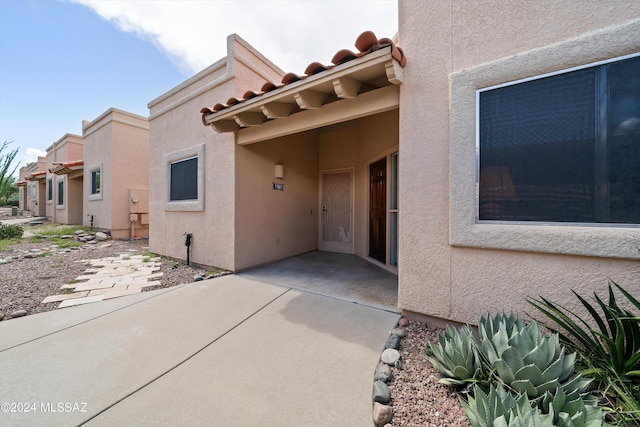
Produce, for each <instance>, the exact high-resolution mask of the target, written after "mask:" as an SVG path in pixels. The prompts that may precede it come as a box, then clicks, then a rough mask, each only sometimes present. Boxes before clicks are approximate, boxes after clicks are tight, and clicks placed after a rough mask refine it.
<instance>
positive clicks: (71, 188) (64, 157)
mask: <svg viewBox="0 0 640 427" xmlns="http://www.w3.org/2000/svg"><path fill="white" fill-rule="evenodd" d="M82 150H83V147H82V137H81V136H78V135H73V134H69V133H68V134H65V135H64V136H63V137H62V138H60V139H59V140H57V141H56V142H54V143H53V144H51V145H50V146H49V147H48V148H47V183H46V195H47V196H46V204H47V210H46V212H47V218H48V219H49V220H51V221H52V222H55V223H58V224H82V177H83V169H84V162H83V160H82Z"/></svg>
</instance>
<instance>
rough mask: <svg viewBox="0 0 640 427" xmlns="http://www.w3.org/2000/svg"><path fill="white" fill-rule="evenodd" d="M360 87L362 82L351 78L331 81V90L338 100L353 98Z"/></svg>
mask: <svg viewBox="0 0 640 427" xmlns="http://www.w3.org/2000/svg"><path fill="white" fill-rule="evenodd" d="M360 86H362V82H361V81H359V80H356V79H352V78H351V77H347V76H343V77H339V78H337V79H335V80H334V81H333V90H334V91H335V92H336V95H337V96H338V98H355V97H356V96H358V91H359V90H360Z"/></svg>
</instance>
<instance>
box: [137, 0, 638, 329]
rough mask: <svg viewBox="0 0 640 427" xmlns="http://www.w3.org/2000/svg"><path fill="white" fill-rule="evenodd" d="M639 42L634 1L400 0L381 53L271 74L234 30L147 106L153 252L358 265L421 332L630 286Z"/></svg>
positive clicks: (367, 49) (633, 276)
mask: <svg viewBox="0 0 640 427" xmlns="http://www.w3.org/2000/svg"><path fill="white" fill-rule="evenodd" d="M638 34H640V3H638V2H634V1H608V2H590V1H571V2H521V3H519V4H518V6H517V7H513V8H505V7H504V2H499V1H488V2H480V3H467V2H444V1H443V2H424V3H420V2H409V1H400V2H399V35H398V39H397V41H395V42H392V41H390V40H388V39H382V40H378V39H377V38H376V37H375V36H374V35H373V34H371V33H363V34H362V35H361V36H360V37H359V38H358V39H357V41H356V47H357V51H356V52H355V53H352V52H348V51H339V52H337V53H336V55H335V56H334V58H333V61H332V62H333V63H332V64H329V65H328V66H325V65H322V64H321V63H313V64H310V65H309V67H308V68H307V69H306V70H305V75H301V76H297V75H295V74H287V75H285V76H284V77H282V78H281V74H280V73H279V71H278V70H277V69H276V68H275V67H272V66H271V67H270V69H272V70H273V72H272V73H267V72H266V71H263V74H266V75H260V73H258V72H252V70H257V69H262V68H260V67H262V66H266V65H270V63H269V62H268V61H267V60H265V59H264V58H263V57H262V56H261V55H260V54H259V53H257V52H255V50H253V49H252V48H251V47H250V46H248V45H247V44H246V42H243V41H242V40H241V39H239V38H238V37H237V36H231V37H230V38H229V41H228V56H227V57H226V58H224V59H223V60H221V61H219V62H218V63H216V64H214V65H213V66H211V67H210V68H209V69H207V70H205V71H203V72H202V73H200V74H198V75H196V76H194V77H193V78H192V79H190V80H187V81H186V82H185V83H183V84H182V85H180V86H178V87H177V88H175V89H173V90H172V91H170V92H168V93H167V94H165V95H163V96H162V97H160V98H158V99H156V100H155V101H152V102H151V103H150V104H149V107H150V110H151V117H150V122H151V123H150V126H151V131H150V132H151V144H152V150H151V152H152V154H151V171H150V176H151V183H152V185H151V215H152V218H153V223H152V225H151V230H150V246H151V250H153V251H155V252H159V253H161V254H163V255H169V256H172V257H176V258H184V253H185V248H184V244H183V239H182V235H183V234H184V233H191V234H192V235H193V246H192V255H191V256H192V260H193V261H194V262H197V263H201V264H207V265H215V266H218V267H222V268H226V269H229V270H234V271H238V270H242V269H246V268H249V267H252V266H256V265H260V264H264V263H268V262H271V261H275V260H279V259H282V258H285V257H288V256H292V255H296V254H300V253H304V252H307V251H311V250H316V249H321V250H329V251H338V252H347V253H355V254H357V255H359V256H361V257H363V258H365V259H368V260H370V261H372V262H374V263H376V264H378V265H380V266H381V267H384V268H386V269H388V270H390V271H394V272H397V274H398V283H399V285H398V306H399V308H401V309H402V310H403V312H405V313H406V314H409V315H411V314H414V315H421V316H423V315H426V316H428V317H430V318H431V319H432V320H437V319H445V320H455V321H458V322H475V320H476V318H477V315H479V314H483V313H486V312H488V311H492V312H494V311H496V310H508V311H511V310H516V311H524V310H526V309H527V304H526V301H525V298H526V297H527V296H531V297H537V296H538V295H544V296H545V297H548V298H550V299H551V300H553V301H558V302H561V303H567V304H573V303H574V301H575V298H574V297H573V296H572V294H571V289H575V290H579V291H580V292H581V293H582V294H583V295H588V294H590V293H592V292H593V291H596V290H597V291H602V290H603V288H604V286H605V285H606V281H607V279H609V278H610V279H613V280H615V281H616V282H618V283H620V284H621V285H623V286H625V287H626V288H627V289H629V290H630V291H631V292H632V293H636V294H637V293H639V292H640V262H639V261H640V251H639V249H638V248H639V247H640V184H639V183H640V168H639V167H638V165H639V164H640V143H639V142H640V56H639V52H640V38H639V37H638ZM325 40H326V38H325V37H322V36H320V37H319V38H318V43H325ZM398 46H401V47H402V50H400V49H399V47H398ZM319 59H320V58H319ZM201 107H204V108H202V110H201V112H202V117H201V118H202V121H203V122H204V124H205V125H208V126H211V128H213V130H211V129H207V130H208V132H203V131H202V128H200V127H199V126H201V125H200V124H198V123H196V121H197V120H196V118H195V117H194V116H196V115H197V114H196V113H194V111H195V110H198V109H200V108H201ZM214 131H215V132H214ZM319 274H322V272H319Z"/></svg>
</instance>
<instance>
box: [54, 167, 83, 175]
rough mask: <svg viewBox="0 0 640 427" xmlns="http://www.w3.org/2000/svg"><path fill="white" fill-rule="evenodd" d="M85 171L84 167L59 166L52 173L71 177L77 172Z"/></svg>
mask: <svg viewBox="0 0 640 427" xmlns="http://www.w3.org/2000/svg"><path fill="white" fill-rule="evenodd" d="M83 169H84V165H77V166H70V167H65V166H57V167H54V168H51V172H52V173H54V174H56V175H69V174H72V173H74V172H77V171H82V170H83Z"/></svg>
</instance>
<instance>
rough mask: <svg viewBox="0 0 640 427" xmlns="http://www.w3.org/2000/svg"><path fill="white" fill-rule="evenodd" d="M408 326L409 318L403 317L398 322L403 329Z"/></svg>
mask: <svg viewBox="0 0 640 427" xmlns="http://www.w3.org/2000/svg"><path fill="white" fill-rule="evenodd" d="M408 324H409V320H408V319H407V318H405V317H403V318H401V319H400V320H398V326H400V327H401V328H404V327H405V326H407V325H408Z"/></svg>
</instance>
